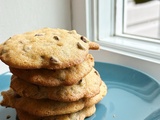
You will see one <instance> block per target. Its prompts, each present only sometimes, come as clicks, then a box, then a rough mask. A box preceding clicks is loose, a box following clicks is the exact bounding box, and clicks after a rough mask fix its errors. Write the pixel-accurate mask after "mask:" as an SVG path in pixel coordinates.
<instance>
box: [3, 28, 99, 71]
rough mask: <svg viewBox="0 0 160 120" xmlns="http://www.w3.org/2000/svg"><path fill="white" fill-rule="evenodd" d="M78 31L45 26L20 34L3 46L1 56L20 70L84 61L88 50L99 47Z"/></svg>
mask: <svg viewBox="0 0 160 120" xmlns="http://www.w3.org/2000/svg"><path fill="white" fill-rule="evenodd" d="M98 48H99V45H98V44H97V43H93V42H90V41H89V40H88V39H87V38H85V37H83V36H81V35H79V34H77V33H76V31H68V30H64V29H52V28H43V29H39V30H35V31H31V32H26V33H23V34H18V35H14V36H12V37H10V38H9V39H8V40H6V41H5V42H4V43H3V44H2V45H1V48H0V59H1V60H2V61H3V62H4V63H6V64H7V65H8V66H11V67H14V68H20V69H39V68H47V69H63V68H67V67H71V66H73V65H77V64H80V63H82V62H83V61H84V60H85V58H86V56H87V54H88V51H89V49H98Z"/></svg>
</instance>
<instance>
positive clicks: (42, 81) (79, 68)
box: [10, 54, 94, 86]
mask: <svg viewBox="0 0 160 120" xmlns="http://www.w3.org/2000/svg"><path fill="white" fill-rule="evenodd" d="M93 66H94V58H93V56H92V55H91V54H88V55H87V58H86V60H85V61H84V62H82V63H81V64H79V65H75V66H72V67H69V68H66V69H57V70H48V69H29V70H28V69H16V68H12V67H10V71H11V72H12V73H13V74H14V75H16V76H18V77H19V78H21V79H23V80H26V81H27V82H30V83H33V84H37V85H40V86H59V85H72V84H76V83H77V82H78V81H79V80H81V79H82V78H83V77H84V76H86V75H87V74H88V73H89V72H90V71H91V70H92V67H93Z"/></svg>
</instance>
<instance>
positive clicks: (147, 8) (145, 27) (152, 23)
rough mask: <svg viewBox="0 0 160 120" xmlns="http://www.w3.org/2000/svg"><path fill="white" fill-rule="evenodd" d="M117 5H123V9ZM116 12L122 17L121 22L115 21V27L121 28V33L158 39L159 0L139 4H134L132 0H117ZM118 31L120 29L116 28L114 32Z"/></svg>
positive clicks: (159, 28)
mask: <svg viewBox="0 0 160 120" xmlns="http://www.w3.org/2000/svg"><path fill="white" fill-rule="evenodd" d="M119 5H121V6H123V9H121V8H120V7H119ZM116 13H117V14H120V16H121V17H122V18H121V19H122V21H121V22H122V24H120V25H119V23H117V27H118V28H122V34H124V35H125V34H126V35H131V36H139V37H142V39H145V38H151V39H152V40H156V39H160V1H159V0H152V1H149V2H145V3H141V4H135V2H134V0H123V2H122V1H117V12H116ZM117 20H118V19H117ZM120 33H121V30H119V29H117V31H116V34H120ZM143 37H145V38H143Z"/></svg>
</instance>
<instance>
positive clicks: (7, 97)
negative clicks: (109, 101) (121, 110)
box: [1, 82, 107, 117]
mask: <svg viewBox="0 0 160 120" xmlns="http://www.w3.org/2000/svg"><path fill="white" fill-rule="evenodd" d="M106 93H107V89H106V85H105V83H104V82H102V85H101V86H100V93H99V94H97V95H96V96H94V97H92V98H88V99H80V100H78V101H75V102H59V101H53V100H49V99H40V100H36V99H31V98H25V97H21V96H19V95H17V94H16V93H15V92H14V91H13V90H12V89H10V90H8V91H6V92H2V93H1V94H2V96H3V100H2V102H1V105H2V106H7V107H12V108H15V109H20V110H22V111H25V112H27V113H29V114H32V115H35V116H40V117H44V116H55V115H62V114H70V113H74V112H78V111H79V110H82V109H83V108H85V107H90V106H93V105H95V104H97V103H98V102H99V101H100V100H102V98H103V97H104V95H105V94H106Z"/></svg>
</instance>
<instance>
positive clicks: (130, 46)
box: [72, 0, 160, 64]
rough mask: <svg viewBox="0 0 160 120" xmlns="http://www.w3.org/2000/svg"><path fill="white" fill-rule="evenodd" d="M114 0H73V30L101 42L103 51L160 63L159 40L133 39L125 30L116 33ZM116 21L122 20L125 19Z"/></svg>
mask: <svg viewBox="0 0 160 120" xmlns="http://www.w3.org/2000/svg"><path fill="white" fill-rule="evenodd" d="M120 1H122V0H117V2H120ZM115 3H116V0H72V6H74V7H72V22H73V24H72V27H73V29H76V30H77V31H78V32H79V33H81V34H84V35H85V36H87V37H88V38H89V39H91V40H94V41H96V42H97V43H99V44H100V45H101V49H103V50H107V51H110V52H115V53H119V54H122V55H127V56H130V57H134V58H138V59H142V60H147V61H150V62H154V63H158V64H160V41H158V40H157V41H152V40H151V39H143V40H142V39H140V37H133V38H130V35H126V36H123V34H122V33H118V35H117V36H115V35H114V31H115V24H114V21H116V20H115V14H114V13H115V7H116V6H115ZM118 4H120V3H118ZM118 6H120V5H118ZM82 8H84V9H83V12H82ZM77 14H78V16H77ZM77 18H81V19H77ZM82 18H83V19H82ZM75 19H76V21H75ZM117 22H120V23H121V22H122V19H119V20H118V21H117ZM80 24H82V25H83V27H82V26H81V27H79V26H78V25H80ZM122 36H123V37H122Z"/></svg>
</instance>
